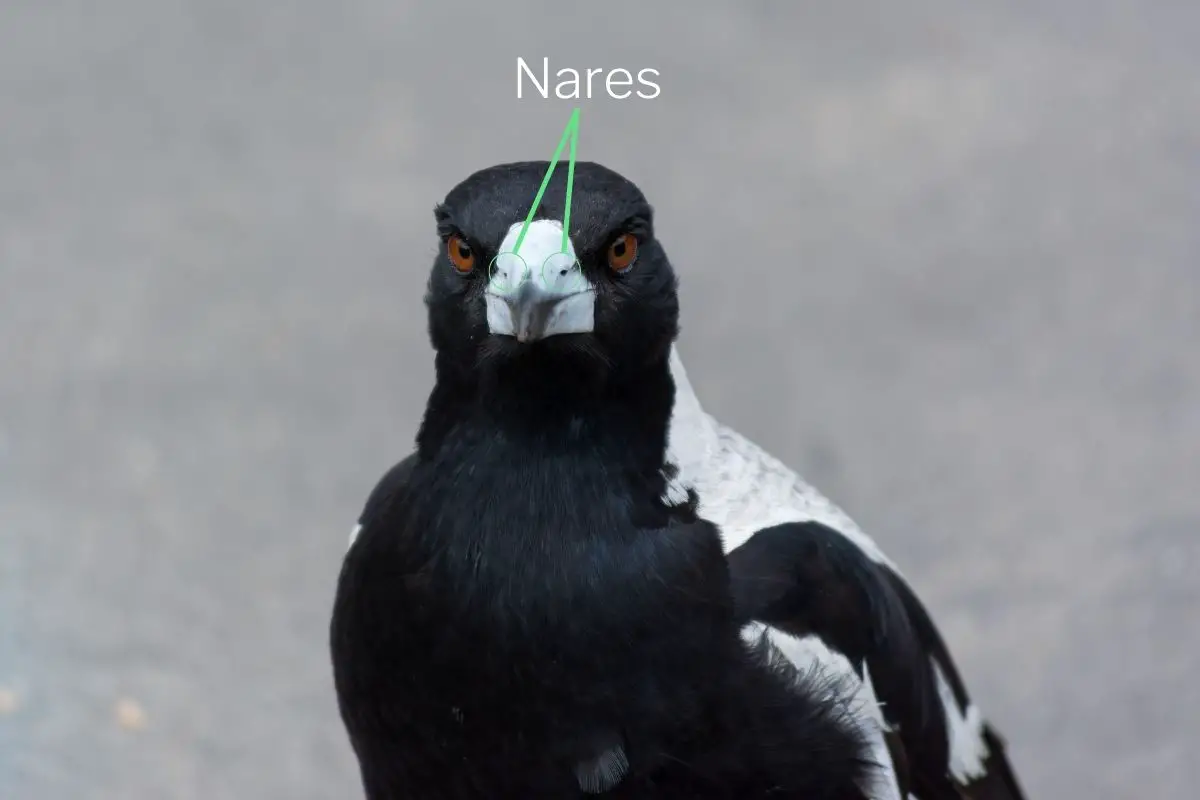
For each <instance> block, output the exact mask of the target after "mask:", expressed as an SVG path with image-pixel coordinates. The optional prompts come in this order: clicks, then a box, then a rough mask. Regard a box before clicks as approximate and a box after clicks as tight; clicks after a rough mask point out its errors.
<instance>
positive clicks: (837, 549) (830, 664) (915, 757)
mask: <svg viewBox="0 0 1200 800" xmlns="http://www.w3.org/2000/svg"><path fill="white" fill-rule="evenodd" d="M670 366H671V375H672V379H673V382H674V384H675V389H676V393H675V404H674V407H673V409H672V417H671V425H670V433H669V448H668V461H669V462H670V464H671V465H672V467H673V469H674V470H675V474H674V478H673V485H672V486H671V487H670V489H669V493H673V494H675V495H678V494H679V493H682V492H687V491H692V492H695V494H696V495H697V497H698V500H699V503H698V512H699V514H700V515H701V516H703V517H704V518H706V519H709V520H711V521H712V522H714V523H715V524H716V525H717V526H718V527H719V529H720V531H721V535H722V538H723V542H724V546H725V549H726V552H727V554H728V557H729V560H730V571H731V574H732V575H733V576H734V584H735V594H737V595H739V597H740V600H739V602H740V603H742V604H745V605H746V606H747V607H749V608H752V609H755V610H756V611H755V614H756V616H757V619H755V620H753V621H749V622H748V623H747V628H746V635H747V636H758V637H764V638H766V639H768V640H770V641H771V642H772V643H773V644H774V646H775V647H777V648H778V649H780V650H781V651H782V652H783V653H785V654H786V655H787V656H788V657H789V658H790V660H791V661H792V663H793V664H795V665H796V666H797V667H798V668H802V669H812V668H823V669H828V670H832V671H834V672H836V673H838V674H842V675H844V676H846V677H847V679H848V680H850V681H851V682H856V683H857V685H858V687H859V692H860V696H862V697H863V698H864V704H865V708H866V710H867V711H872V712H873V714H874V716H875V718H876V719H877V720H880V721H881V724H882V725H883V726H884V728H885V729H886V730H887V731H888V735H887V738H888V743H889V752H890V753H891V755H892V758H891V764H890V766H891V767H892V771H893V773H894V775H895V780H896V784H897V790H898V792H899V794H900V796H901V797H905V798H912V800H940V798H954V799H955V800H959V799H960V798H965V799H966V800H1024V798H1025V794H1024V791H1023V790H1022V788H1021V785H1020V783H1019V781H1018V779H1017V776H1016V772H1015V770H1014V769H1013V767H1012V764H1011V762H1010V760H1009V758H1008V755H1007V752H1006V747H1007V745H1006V742H1005V740H1004V738H1003V737H1002V736H1001V734H1000V733H999V732H998V731H997V730H996V728H995V727H994V726H993V725H992V724H990V723H989V722H988V721H987V720H985V719H984V717H983V715H982V712H981V710H980V709H979V707H978V706H977V705H976V704H975V703H974V702H973V700H972V699H971V697H970V695H969V694H968V692H967V689H966V686H965V683H964V681H963V679H962V677H961V675H960V673H959V670H958V668H957V666H956V665H955V662H954V660H953V658H952V656H951V654H950V651H949V649H948V647H947V646H946V643H945V641H944V640H943V638H942V636H941V634H940V633H939V631H938V629H937V627H936V625H935V624H934V622H933V619H932V618H931V616H930V614H929V612H928V610H927V609H926V608H925V606H924V604H923V603H922V602H921V600H920V599H919V597H918V596H917V594H916V592H915V591H914V590H913V588H912V587H911V585H910V584H909V582H908V581H907V580H906V579H905V578H904V576H903V574H902V573H901V571H900V569H899V567H898V566H897V565H896V564H895V562H893V561H892V560H891V559H890V558H888V557H887V555H885V554H884V552H883V550H882V549H881V548H880V547H879V545H878V544H877V543H876V542H875V541H874V540H873V539H872V538H871V537H869V536H867V534H866V533H864V532H863V530H862V529H861V528H860V527H859V526H858V525H857V524H856V523H855V522H854V521H853V520H852V519H851V518H850V516H849V515H847V514H846V513H845V512H844V511H843V510H842V509H841V508H839V507H838V506H837V505H836V504H834V503H833V502H832V501H830V500H829V499H828V498H827V497H825V496H824V495H823V494H822V493H821V492H819V491H818V490H817V489H816V488H814V487H813V486H812V485H810V484H809V483H808V482H806V481H805V480H804V479H803V478H802V477H801V476H800V475H799V474H797V473H796V472H795V471H794V470H792V469H791V468H789V467H788V466H786V465H785V464H783V463H782V462H781V461H780V460H778V459H777V458H775V457H774V456H772V455H770V454H769V453H768V452H767V451H766V450H764V449H763V448H761V447H759V446H758V445H757V444H755V443H753V442H751V441H750V440H749V439H747V438H746V437H744V436H742V435H741V434H739V433H738V432H737V431H735V430H733V429H732V428H730V427H728V426H726V425H724V424H722V423H721V422H719V421H718V420H717V419H716V418H714V417H713V416H712V415H711V414H709V413H707V412H706V411H705V410H704V408H703V406H702V405H701V403H700V400H699V398H698V397H697V395H696V391H695V389H694V387H693V386H692V383H691V381H690V379H689V376H688V373H687V370H686V369H685V367H684V364H683V358H682V356H681V354H680V351H679V348H678V347H677V346H676V347H672V351H671V355H670ZM872 699H873V701H874V702H873V703H872ZM872 705H874V709H872V708H871V707H872Z"/></svg>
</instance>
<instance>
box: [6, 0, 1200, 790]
mask: <svg viewBox="0 0 1200 800" xmlns="http://www.w3.org/2000/svg"><path fill="white" fill-rule="evenodd" d="M639 6H641V7H639ZM835 6H836V9H835V8H834V7H835ZM1198 40H1200V5H1198V4H1195V3H1182V2H1179V3H1174V2H1167V1H1166V0H1163V2H1157V3H1145V2H1143V3H1138V2H1135V0H1129V1H1128V2H1115V1H1110V0H1038V2H1032V1H1031V0H1022V1H1020V2H1013V1H1011V0H1010V2H1005V3H1000V2H988V3H983V2H974V3H959V2H955V3H951V2H944V1H943V0H913V2H908V3H903V4H898V3H871V4H866V3H860V2H846V3H840V4H834V3H817V2H809V3H805V2H796V3H784V2H782V1H780V2H758V3H742V4H738V3H734V2H732V0H731V1H730V2H713V1H711V0H710V1H708V2H690V3H688V4H683V3H670V4H668V3H665V2H655V3H649V2H647V3H636V2H633V0H628V1H627V2H626V1H618V0H608V2H603V3H601V2H596V3H592V4H589V5H586V6H580V5H579V4H573V3H572V4H568V3H563V2H557V3H555V2H549V0H510V1H509V2H505V3H484V2H482V1H481V2H478V3H476V4H474V6H471V5H468V4H465V3H460V4H457V5H452V4H447V3H432V2H430V3H424V4H421V5H420V6H418V5H417V4H416V3H413V2H399V1H398V0H355V1H353V2H343V3H341V4H334V3H319V2H315V0H308V1H306V2H291V3H274V2H267V0H253V1H252V0H190V1H186V0H159V1H158V2H150V0H111V1H110V2H107V3H95V2H82V1H80V2H66V1H65V0H3V2H2V3H0V290H2V294H0V537H2V538H0V569H2V572H0V631H2V632H3V638H0V797H3V798H5V799H6V800H8V799H9V798H12V799H13V800H43V799H45V800H58V799H59V798H62V799H64V800H77V799H83V800H91V799H92V798H103V799H106V800H107V799H108V798H121V799H124V798H135V799H137V800H141V798H147V799H152V800H158V799H159V798H181V799H182V800H191V799H192V798H196V799H198V800H199V799H200V798H203V800H224V798H230V799H231V800H232V799H240V798H280V799H281V800H282V799H283V798H287V799H288V800H294V799H295V798H333V797H342V798H350V797H355V796H359V797H361V792H360V789H359V786H358V779H357V772H356V765H355V763H354V760H353V757H352V755H351V752H350V749H349V746H348V744H347V742H346V738H345V735H344V733H343V730H342V727H341V723H340V721H339V719H338V717H337V713H336V707H335V702H334V695H333V689H332V686H331V676H330V668H329V663H328V655H327V645H326V630H327V624H328V618H329V612H330V607H331V598H332V592H333V587H334V581H335V578H336V575H337V570H338V568H339V565H340V559H341V557H342V554H343V552H344V549H345V546H346V538H347V535H348V533H349V530H350V528H351V526H352V524H353V522H354V520H355V518H356V516H357V514H358V512H359V510H360V508H361V504H362V502H363V500H364V499H365V497H366V495H367V493H368V491H369V490H370V489H371V488H372V486H373V485H374V482H375V481H376V479H377V478H378V477H379V476H380V475H381V474H382V472H383V471H384V470H385V469H386V468H387V467H388V466H390V465H391V464H392V463H393V462H394V461H395V460H397V459H398V458H399V457H401V456H402V455H404V454H405V453H406V452H407V451H408V448H409V446H410V443H411V440H412V436H413V435H414V433H415V431H416V426H417V424H418V421H419V417H420V413H421V410H422V407H423V404H424V401H425V397H426V393H427V391H428V389H429V388H430V385H431V379H432V369H431V358H430V350H429V346H428V344H427V341H426V338H425V332H424V310H423V307H422V304H421V296H422V291H423V285H424V281H425V278H426V275H427V271H428V268H429V265H430V263H431V259H432V257H433V255H434V253H435V250H436V240H435V237H434V229H433V218H432V213H431V211H432V207H433V204H434V203H435V202H436V201H437V200H439V199H440V198H441V196H442V195H443V194H444V193H445V191H446V190H447V189H449V188H450V187H451V186H452V185H453V184H454V183H456V182H457V181H458V180H460V179H461V178H463V177H465V176H466V175H467V174H468V173H470V172H471V171H473V170H475V169H478V168H481V167H484V166H487V165H490V164H493V163H496V162H500V161H510V160H518V159H540V158H548V157H549V156H550V155H551V153H552V152H553V149H554V145H555V144H556V142H557V140H558V136H559V134H560V132H561V130H562V126H563V124H564V123H565V122H566V119H567V117H568V115H569V113H570V108H571V103H569V102H562V101H555V100H542V99H540V98H536V97H535V98H529V97H527V98H526V99H524V100H521V101H517V100H516V96H515V95H516V91H515V90H516V57H517V56H523V57H525V58H526V59H529V60H532V61H534V62H535V63H538V62H540V59H541V58H542V57H544V56H546V57H549V58H550V59H551V69H552V70H557V69H559V68H560V67H568V66H569V67H574V68H577V69H586V68H588V67H604V68H614V67H623V68H626V69H630V70H631V71H636V70H638V69H641V68H645V67H651V68H654V69H657V70H659V72H660V78H659V83H660V85H661V87H662V94H661V95H660V96H659V97H658V98H656V99H654V100H650V101H646V100H638V99H636V98H633V99H629V100H625V101H620V102H618V101H612V100H607V99H605V100H593V101H591V102H586V101H585V102H584V103H583V104H582V107H583V115H582V127H581V134H580V140H579V157H580V158H581V159H587V160H598V161H601V162H604V163H606V164H608V165H609V166H612V167H614V168H616V169H617V170H619V171H621V172H623V173H625V174H626V175H628V176H629V177H630V178H632V179H633V180H635V181H636V182H638V183H639V184H640V185H641V186H642V187H643V189H644V190H645V191H646V193H647V195H648V196H649V197H650V198H651V200H652V202H654V203H655V205H656V207H657V210H658V215H659V226H660V233H661V236H662V238H663V240H664V241H665V242H666V244H667V246H668V249H669V251H670V253H671V254H672V257H673V260H674V261H675V262H676V264H677V267H678V270H679V272H680V273H681V274H682V277H683V281H684V285H683V303H684V311H683V316H684V328H685V331H684V334H683V337H682V352H683V353H684V356H685V358H686V361H687V363H688V366H689V369H690V371H691V373H692V378H693V381H694V383H695V384H696V385H697V388H698V390H699V391H700V393H701V396H702V398H703V399H704V400H705V402H706V404H707V405H708V406H709V407H710V410H712V411H713V412H714V413H716V414H717V416H718V417H720V418H721V419H723V420H724V421H726V422H727V423H730V424H732V425H734V426H735V427H737V428H739V429H740V430H741V431H742V432H743V433H745V434H747V435H749V436H751V437H752V438H755V439H757V440H758V441H760V442H761V443H762V444H764V445H766V446H767V447H768V448H769V449H771V450H772V451H774V452H775V453H776V454H777V455H779V456H780V457H782V458H784V459H785V460H786V461H788V462H789V463H790V464H792V465H793V466H795V467H797V468H799V469H800V470H801V471H802V472H803V473H804V474H805V475H806V476H807V477H808V478H809V479H810V480H812V481H813V482H814V483H816V484H817V485H818V486H819V487H821V488H822V489H823V490H824V491H825V492H826V493H828V494H829V495H831V496H832V497H833V499H834V500H836V501H837V502H839V503H840V504H841V505H843V506H844V507H845V508H846V510H847V511H849V512H850V514H851V515H852V516H854V517H855V518H856V519H857V520H858V521H859V522H860V523H861V524H862V525H863V526H864V527H865V528H866V529H867V531H868V532H869V533H871V534H872V535H873V536H874V537H875V538H876V539H878V540H879V541H880V542H881V543H882V544H883V546H884V547H885V548H886V549H887V550H888V551H889V553H890V554H891V555H892V557H893V558H894V559H895V560H896V561H898V562H899V564H900V565H901V567H902V568H903V569H904V570H905V572H906V573H907V574H908V575H909V577H910V578H911V580H912V581H913V583H914V584H915V586H916V587H917V589H918V591H919V592H920V593H921V595H922V596H923V598H924V599H925V601H926V602H927V603H928V604H929V606H930V607H931V609H932V610H933V613H934V615H935V618H936V619H937V621H938V622H939V624H940V625H941V626H942V628H943V631H944V633H945V635H946V637H947V639H948V640H949V643H950V645H951V648H952V650H953V652H954V653H955V654H956V656H957V658H958V659H959V662H960V666H961V668H962V670H963V672H964V674H965V676H966V678H967V682H968V685H969V686H970V688H971V689H972V690H973V691H974V693H975V695H976V696H977V699H978V700H979V701H980V703H981V704H982V706H983V708H984V710H985V712H987V713H988V714H989V715H990V716H991V717H992V718H993V719H994V720H995V721H996V723H997V724H998V725H999V726H1000V728H1001V730H1002V731H1003V732H1004V733H1005V734H1006V735H1007V737H1008V739H1009V742H1010V746H1011V751H1012V756H1013V759H1014V761H1015V763H1016V766H1017V768H1018V771H1019V772H1020V774H1021V775H1022V778H1023V780H1024V782H1025V784H1026V788H1027V789H1028V790H1029V793H1030V795H1031V798H1114V799H1116V798H1133V797H1137V798H1160V797H1161V798H1167V797H1173V798H1177V797H1188V796H1191V795H1192V794H1193V793H1194V791H1195V786H1194V780H1189V776H1191V777H1194V774H1195V751H1196V750H1197V748H1198V747H1200V730H1198V729H1200V723H1198V722H1197V720H1198V719H1200V689H1198V688H1197V687H1198V683H1197V681H1196V674H1197V673H1198V672H1200V622H1198V621H1197V619H1196V617H1197V614H1198V612H1200V579H1198V578H1197V577H1196V572H1197V567H1198V560H1200V559H1198V556H1200V491H1197V488H1198V486H1200V450H1198V448H1197V444H1198V442H1200V224H1198V223H1200V183H1198V179H1200V80H1198V79H1197V76H1198V74H1200V73H1198V70H1200V52H1198V51H1197V49H1196V42H1197V41H1198Z"/></svg>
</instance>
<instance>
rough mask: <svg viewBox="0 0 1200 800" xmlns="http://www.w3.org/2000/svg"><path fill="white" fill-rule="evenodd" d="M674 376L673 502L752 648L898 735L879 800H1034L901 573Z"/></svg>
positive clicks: (674, 357) (390, 481)
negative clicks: (688, 500) (700, 543)
mask: <svg viewBox="0 0 1200 800" xmlns="http://www.w3.org/2000/svg"><path fill="white" fill-rule="evenodd" d="M659 247H660V248H661V245H659ZM669 363H670V368H671V376H672V379H673V383H674V386H675V395H674V401H673V407H672V415H671V423H670V429H669V442H668V456H667V461H668V464H669V465H670V468H671V469H673V470H674V472H673V473H672V480H671V482H670V483H669V485H668V493H667V494H668V498H669V499H670V498H674V499H675V500H678V499H680V498H682V497H686V496H687V493H688V492H689V491H690V492H694V493H695V494H696V496H697V497H698V499H699V508H698V510H699V512H700V514H701V516H702V517H703V518H705V519H709V520H711V521H712V522H714V523H716V524H717V525H718V527H719V528H720V530H721V536H722V539H723V544H724V547H725V549H726V551H727V552H728V556H729V560H730V564H729V566H730V568H731V570H732V577H733V586H734V594H735V598H736V602H737V603H738V604H739V605H740V606H741V608H742V609H743V610H745V611H746V612H748V613H750V614H751V616H754V617H755V618H756V619H755V620H754V621H753V622H752V623H750V624H747V625H746V627H745V628H744V630H743V635H744V636H745V637H746V639H747V641H750V642H754V643H755V644H761V643H765V644H767V645H768V646H770V647H772V648H774V649H775V650H776V651H780V652H782V653H783V654H784V655H785V656H786V657H787V659H789V660H790V661H791V663H792V664H794V665H795V666H796V667H797V668H798V669H800V670H801V671H802V672H804V673H805V674H834V675H840V676H843V678H844V680H845V681H846V682H847V683H848V684H849V685H852V686H853V687H854V689H855V692H856V701H857V702H856V706H855V707H856V708H857V709H858V710H859V714H860V715H861V716H862V717H863V718H864V719H867V720H874V721H876V722H877V723H878V724H879V725H881V726H883V728H884V729H885V730H886V731H887V734H886V744H887V747H886V749H884V748H883V747H882V745H881V744H878V743H877V744H876V750H875V752H874V753H873V756H874V758H875V760H876V761H877V762H878V763H880V764H881V765H882V775H880V776H877V777H878V778H879V779H878V780H877V781H876V788H875V789H874V790H873V791H872V793H871V798H872V800H891V799H892V798H896V797H904V798H915V799H916V800H934V799H935V798H943V797H954V798H959V797H965V798H969V799H970V800H1023V798H1024V794H1023V792H1022V790H1021V788H1020V786H1019V783H1018V781H1017V778H1016V775H1015V773H1014V771H1013V769H1012V767H1011V765H1010V764H1009V761H1008V758H1007V755H1006V753H1005V746H1004V742H1003V739H1002V738H1001V737H1000V735H999V734H998V732H997V731H996V730H995V729H994V727H993V726H991V725H990V724H988V723H987V722H986V721H985V720H984V718H983V716H982V714H981V713H980V710H979V709H978V707H977V706H976V705H975V704H974V703H973V702H972V700H971V698H970V696H969V695H968V694H967V691H966V688H965V685H964V682H963V680H962V678H961V677H960V675H959V672H958V670H957V668H956V666H955V664H954V661H953V659H952V658H951V655H950V653H949V651H948V649H947V647H946V645H945V643H944V642H943V641H942V638H941V636H940V634H939V633H938V630H937V628H936V627H935V625H934V623H933V621H932V619H931V618H930V616H929V614H928V612H927V611H926V609H925V608H924V606H923V604H922V603H921V601H920V600H919V599H918V597H917V595H916V594H915V593H914V591H913V589H912V588H911V586H910V585H909V584H908V582H907V581H906V580H905V579H904V577H903V576H902V575H901V572H900V570H899V569H898V568H897V567H896V565H895V564H894V563H893V562H892V561H891V560H890V559H888V558H887V556H886V555H884V553H883V552H882V551H881V549H880V548H879V546H878V545H877V544H876V543H875V542H874V541H873V540H872V539H871V538H870V537H868V536H867V535H866V534H865V533H864V532H863V531H862V530H861V529H860V528H859V527H858V526H857V525H856V524H855V523H854V522H853V520H852V519H851V518H850V517H848V516H847V515H846V514H845V513H844V512H843V511H842V510H841V509H839V508H838V507H837V506H835V505H834V504H833V503H832V502H830V501H829V500H828V499H827V498H826V497H824V496H823V495H822V494H821V493H820V492H818V491H817V490H816V489H815V488H813V487H812V486H810V485H809V484H808V483H806V482H805V481H804V480H803V478H801V477H800V476H799V475H797V474H796V473H795V472H794V471H792V470H791V469H790V468H788V467H787V466H785V465H784V464H782V463H781V462H779V461H778V460H777V459H775V458H773V457H772V456H771V455H770V454H768V453H767V452H765V451H764V450H763V449H762V448H760V447H758V446H757V445H755V444H754V443H752V442H750V441H748V440H747V439H745V438H744V437H743V436H741V435H740V434H738V433H737V432H736V431H734V430H732V429H730V428H729V427H727V426H724V425H722V424H721V423H720V422H718V421H717V420H715V419H714V418H713V417H712V416H710V415H709V414H708V413H706V412H705V411H704V409H703V407H702V406H701V404H700V402H699V400H698V399H697V397H696V393H695V391H694V390H693V388H692V385H691V382H690V381H689V379H688V376H687V372H686V371H685V369H684V367H683V363H682V360H681V359H680V357H679V353H678V351H677V349H676V348H675V347H674V346H673V347H672V349H671V354H670V360H669ZM416 462H417V455H416V454H413V455H410V456H408V457H406V458H405V459H403V460H402V461H400V462H399V463H398V464H396V465H395V466H394V467H393V468H392V469H390V470H389V471H388V472H387V473H386V474H385V475H384V476H383V478H382V479H381V480H380V481H379V483H378V484H377V486H376V487H375V489H374V491H373V492H372V493H371V495H370V496H369V497H368V500H367V502H366V504H365V507H364V509H363V512H362V514H361V515H360V518H359V520H358V524H357V525H356V526H355V528H354V531H353V532H352V533H351V542H353V541H354V540H355V537H356V536H357V534H358V532H359V531H361V530H362V528H363V526H364V525H365V524H367V522H368V521H369V520H370V519H372V518H373V517H374V516H376V515H377V514H378V512H379V510H380V509H381V508H382V507H383V506H384V505H385V501H386V500H387V498H389V497H390V496H391V495H392V494H393V493H394V492H395V491H396V489H397V487H400V486H403V485H404V484H405V482H406V481H407V479H408V475H409V474H410V472H411V470H412V469H413V466H414V465H415V463H416ZM814 670H815V671H816V673H814ZM881 750H883V752H880V751H881Z"/></svg>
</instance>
